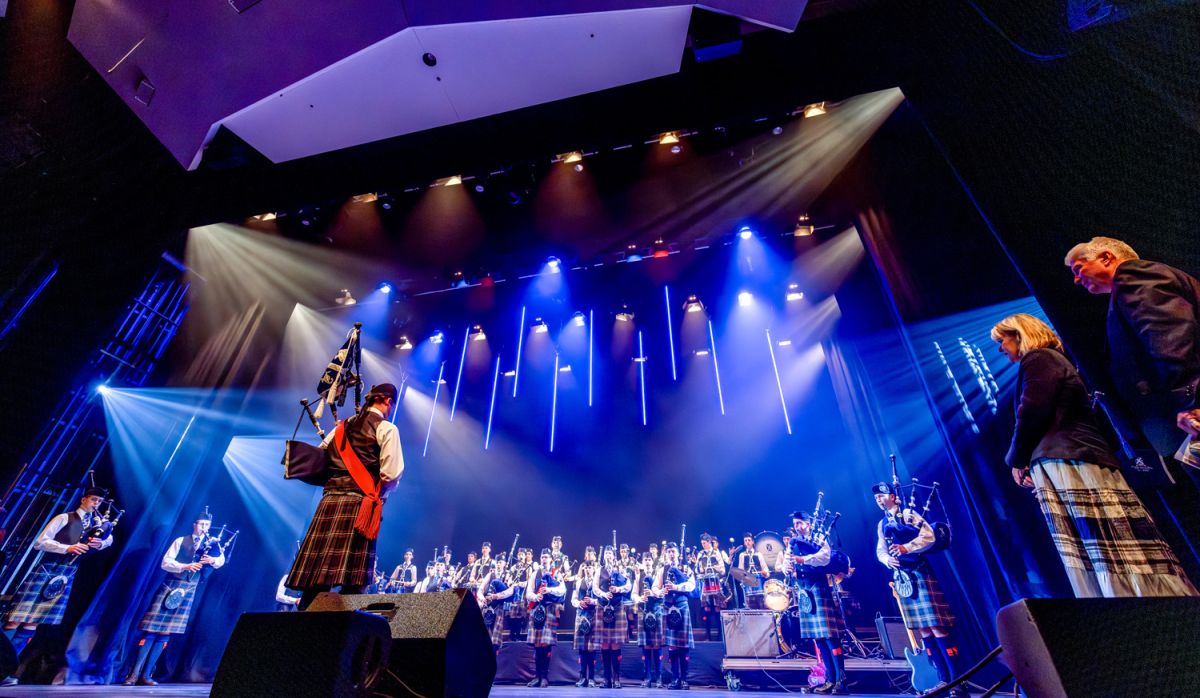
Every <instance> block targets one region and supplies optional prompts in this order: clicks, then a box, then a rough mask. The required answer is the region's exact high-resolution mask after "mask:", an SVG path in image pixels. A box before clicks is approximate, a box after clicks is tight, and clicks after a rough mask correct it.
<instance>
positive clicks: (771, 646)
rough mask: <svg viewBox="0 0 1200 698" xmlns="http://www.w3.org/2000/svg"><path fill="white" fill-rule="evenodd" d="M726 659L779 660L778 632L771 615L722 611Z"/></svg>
mask: <svg viewBox="0 0 1200 698" xmlns="http://www.w3.org/2000/svg"><path fill="white" fill-rule="evenodd" d="M721 634H722V636H723V637H724V638H725V656H726V657H778V656H779V651H780V648H779V631H778V630H777V629H776V627H775V612H774V611H758V610H749V609H738V610H735V611H721Z"/></svg>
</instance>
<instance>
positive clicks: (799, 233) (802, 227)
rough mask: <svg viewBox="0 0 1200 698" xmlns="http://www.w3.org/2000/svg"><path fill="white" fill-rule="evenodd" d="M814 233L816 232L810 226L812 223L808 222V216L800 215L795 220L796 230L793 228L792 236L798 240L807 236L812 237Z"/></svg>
mask: <svg viewBox="0 0 1200 698" xmlns="http://www.w3.org/2000/svg"><path fill="white" fill-rule="evenodd" d="M816 231H817V229H816V227H815V226H814V225H813V224H812V221H811V220H809V218H808V214H807V213H801V214H800V217H799V218H797V219H796V228H795V230H793V231H792V234H793V235H795V236H796V237H798V238H806V237H808V236H809V235H812V234H813V233H815V232H816Z"/></svg>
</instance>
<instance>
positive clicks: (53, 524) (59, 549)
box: [33, 507, 113, 555]
mask: <svg viewBox="0 0 1200 698" xmlns="http://www.w3.org/2000/svg"><path fill="white" fill-rule="evenodd" d="M75 513H76V514H78V515H79V518H81V519H83V528H84V530H87V528H88V526H89V523H88V522H89V520H90V517H96V518H98V517H99V514H92V513H90V512H88V511H87V510H85V509H83V508H82V507H80V508H79V509H76V510H75ZM70 520H71V515H70V514H59V515H58V516H55V517H54V518H53V519H50V523H48V524H46V528H44V529H42V534H41V535H40V536H38V538H37V541H35V542H34V544H33V547H34V548H37V549H38V550H41V551H42V552H47V553H58V554H59V555H65V554H66V553H67V548H69V547H71V546H72V545H74V544H75V543H78V542H79V541H75V543H59V542H58V541H56V540H54V536H57V535H58V532H59V531H61V530H63V527H65V526H66V525H67V522H68V521H70ZM112 544H113V537H112V534H111V533H110V534H108V537H107V538H105V539H104V540H102V541H100V549H101V550H104V549H105V548H107V547H108V546H110V545H112Z"/></svg>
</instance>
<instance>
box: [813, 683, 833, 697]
mask: <svg viewBox="0 0 1200 698" xmlns="http://www.w3.org/2000/svg"><path fill="white" fill-rule="evenodd" d="M833 686H834V683H833V682H832V681H826V682H825V683H823V684H821V685H820V686H817V687H816V688H814V689H813V690H812V692H813V693H820V694H821V695H829V694H831V693H833Z"/></svg>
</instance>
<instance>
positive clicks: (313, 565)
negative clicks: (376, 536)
mask: <svg viewBox="0 0 1200 698" xmlns="http://www.w3.org/2000/svg"><path fill="white" fill-rule="evenodd" d="M343 480H347V481H348V480H349V478H340V477H339V478H336V479H334V480H330V481H329V482H330V483H331V484H326V486H325V494H324V496H322V497H321V503H320V504H318V505H317V511H316V513H315V514H313V518H312V522H311V523H310V524H309V525H308V532H307V533H305V534H304V542H303V543H302V544H301V546H300V552H298V553H296V560H295V562H293V563H292V569H291V571H289V572H288V578H287V581H286V582H284V585H285V586H287V587H288V588H290V589H309V588H312V587H315V586H331V587H335V586H341V585H343V584H347V585H362V584H366V583H367V582H368V581H370V573H371V569H372V568H373V567H374V566H375V541H373V540H367V539H366V537H364V536H362V535H359V534H358V533H355V532H354V521H355V519H356V518H358V509H359V506H360V505H361V504H362V500H363V496H362V492H361V491H360V490H359V489H358V488H357V487H356V486H355V485H354V484H353V482H352V481H350V483H349V486H348V487H347V486H345V485H344V484H343V483H342V481H343ZM334 483H336V484H334Z"/></svg>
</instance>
